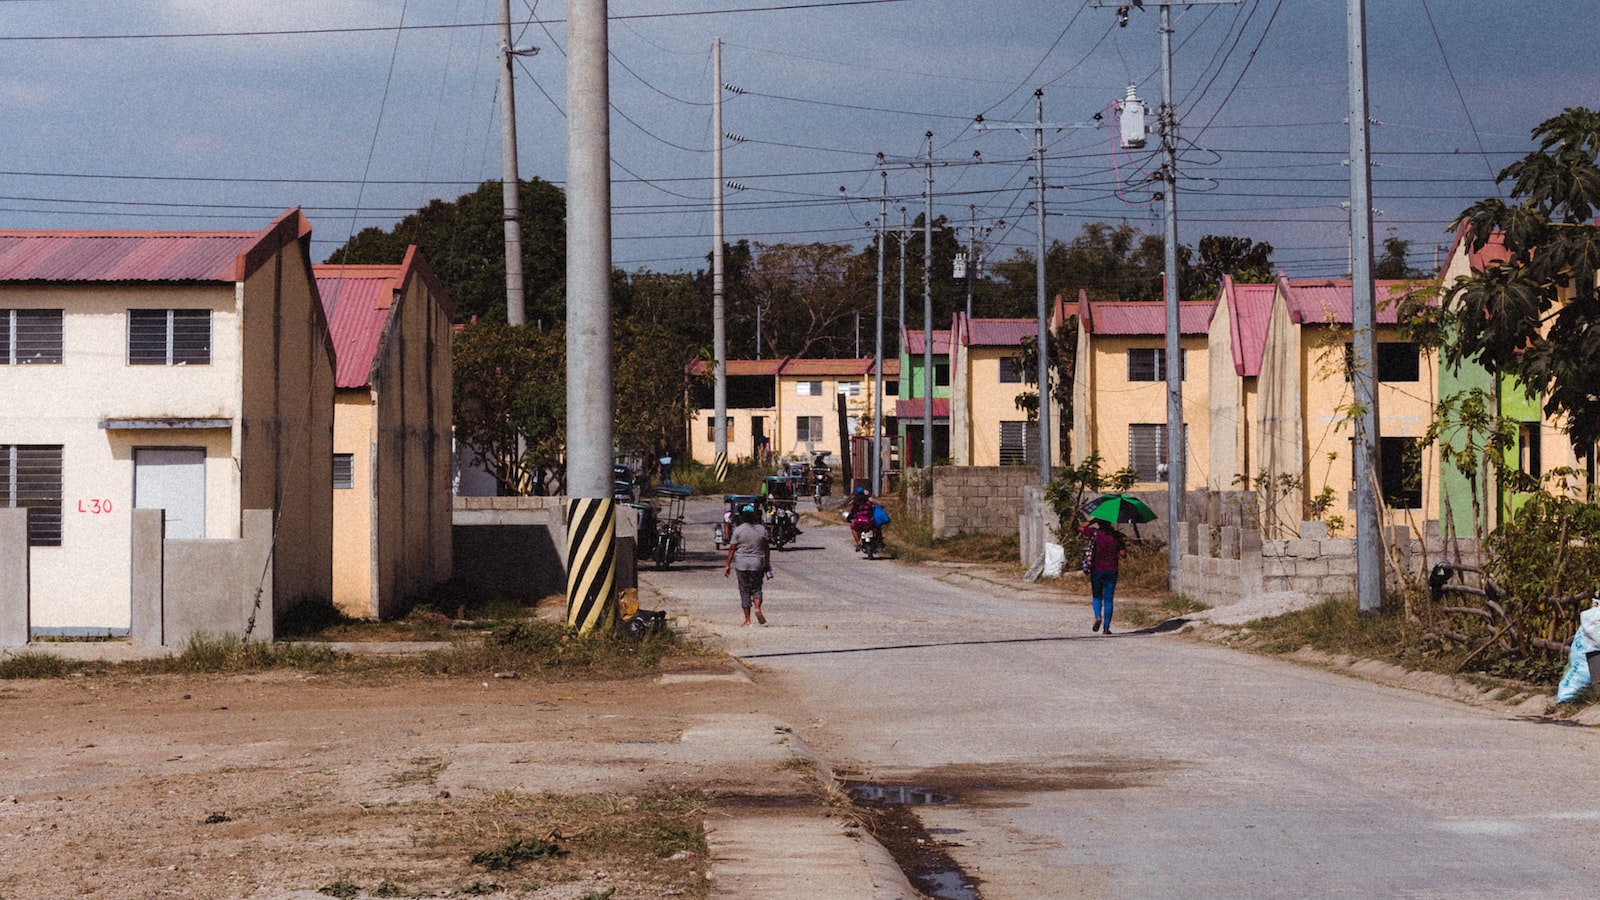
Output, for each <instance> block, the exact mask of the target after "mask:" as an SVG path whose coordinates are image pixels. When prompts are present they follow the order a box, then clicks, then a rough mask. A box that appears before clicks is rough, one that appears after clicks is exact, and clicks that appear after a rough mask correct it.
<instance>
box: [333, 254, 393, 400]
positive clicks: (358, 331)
mask: <svg viewBox="0 0 1600 900" xmlns="http://www.w3.org/2000/svg"><path fill="white" fill-rule="evenodd" d="M312 271H313V273H315V275H316V277H317V291H318V292H319V293H320V294H321V295H322V311H323V312H324V313H325V314H326V315H327V317H328V333H329V334H330V335H332V337H333V350H334V357H335V362H334V386H335V387H341V388H361V387H370V386H371V384H372V364H373V362H374V360H376V359H377V356H378V345H379V344H380V343H382V341H383V330H384V327H385V326H386V325H387V324H388V322H389V310H390V309H391V308H392V307H393V305H394V292H395V290H396V289H397V288H398V287H399V284H398V283H397V281H396V278H397V277H398V276H399V274H400V267H399V266H313V267H312Z"/></svg>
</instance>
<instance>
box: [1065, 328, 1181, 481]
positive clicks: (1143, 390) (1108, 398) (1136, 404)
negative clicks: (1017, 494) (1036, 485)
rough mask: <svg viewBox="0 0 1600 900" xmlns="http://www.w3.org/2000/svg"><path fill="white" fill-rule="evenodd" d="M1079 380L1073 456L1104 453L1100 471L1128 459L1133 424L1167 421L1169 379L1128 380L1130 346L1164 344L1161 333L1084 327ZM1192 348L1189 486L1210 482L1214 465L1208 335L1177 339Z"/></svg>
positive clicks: (1112, 469)
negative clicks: (1105, 332)
mask: <svg viewBox="0 0 1600 900" xmlns="http://www.w3.org/2000/svg"><path fill="white" fill-rule="evenodd" d="M1079 346H1080V355H1079V357H1078V370H1077V376H1078V381H1077V384H1075V385H1074V394H1075V396H1076V400H1075V403H1074V423H1075V426H1074V432H1075V433H1074V436H1073V443H1072V447H1073V450H1072V452H1073V457H1074V461H1075V462H1081V461H1082V460H1083V459H1085V458H1087V457H1088V456H1089V454H1091V453H1099V454H1100V460H1101V462H1100V471H1101V473H1102V474H1106V475H1109V474H1111V473H1113V472H1115V471H1117V470H1118V469H1121V468H1123V467H1124V466H1126V465H1128V463H1129V457H1128V426H1129V425H1136V424H1138V425H1162V424H1166V421H1167V383H1166V381H1165V380H1162V381H1129V380H1128V351H1129V350H1130V349H1135V348H1138V349H1145V348H1155V349H1159V348H1164V347H1165V346H1166V339H1165V338H1164V337H1162V336H1161V335H1148V336H1146V335H1140V336H1137V337H1125V336H1121V335H1088V336H1084V335H1082V334H1081V333H1080V338H1079ZM1178 346H1179V347H1181V348H1182V349H1183V350H1185V351H1187V354H1186V355H1187V363H1186V369H1185V376H1184V379H1183V385H1182V390H1183V421H1184V424H1185V425H1187V426H1188V434H1189V437H1188V451H1189V453H1188V458H1187V460H1186V466H1185V476H1186V477H1185V481H1186V482H1187V488H1186V489H1193V488H1195V487H1199V486H1201V485H1203V484H1204V483H1205V480H1206V478H1207V472H1208V471H1209V469H1208V466H1209V461H1210V453H1209V438H1210V435H1209V433H1208V430H1207V428H1206V416H1207V404H1208V402H1209V401H1208V397H1209V395H1210V385H1209V384H1208V378H1209V375H1208V369H1207V367H1208V362H1207V360H1208V356H1207V352H1206V337H1205V336H1204V335H1186V336H1185V337H1184V338H1183V339H1182V340H1181V341H1180V342H1179V344H1178ZM1162 484H1164V482H1157V481H1142V482H1139V483H1137V484H1136V485H1135V487H1134V489H1135V490H1153V489H1156V488H1159V487H1160V486H1161V485H1162Z"/></svg>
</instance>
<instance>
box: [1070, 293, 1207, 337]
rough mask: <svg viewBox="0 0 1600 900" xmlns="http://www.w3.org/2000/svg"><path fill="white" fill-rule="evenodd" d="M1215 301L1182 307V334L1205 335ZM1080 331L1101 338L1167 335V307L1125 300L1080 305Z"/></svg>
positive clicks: (1187, 303) (1179, 320) (1087, 302)
mask: <svg viewBox="0 0 1600 900" xmlns="http://www.w3.org/2000/svg"><path fill="white" fill-rule="evenodd" d="M1215 305H1216V301H1215V300H1185V301H1183V302H1181V303H1179V304H1178V332H1179V333H1180V334H1205V333H1206V331H1207V330H1208V328H1209V325H1210V322H1211V309H1212V307H1213V306H1215ZM1079 318H1080V322H1081V323H1082V324H1080V326H1079V327H1080V328H1086V329H1087V330H1088V332H1089V333H1090V334H1100V335H1113V334H1114V335H1129V336H1133V335H1152V334H1166V333H1167V305H1166V304H1165V303H1161V302H1159V301H1156V302H1143V303H1141V302H1134V301H1121V300H1115V301H1113V300H1106V301H1093V300H1089V301H1086V302H1084V303H1082V304H1080V311H1079Z"/></svg>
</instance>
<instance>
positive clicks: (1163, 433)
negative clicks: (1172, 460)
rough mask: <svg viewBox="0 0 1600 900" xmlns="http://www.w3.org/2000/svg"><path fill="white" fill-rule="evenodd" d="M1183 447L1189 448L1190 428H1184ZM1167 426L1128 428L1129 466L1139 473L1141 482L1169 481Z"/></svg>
mask: <svg viewBox="0 0 1600 900" xmlns="http://www.w3.org/2000/svg"><path fill="white" fill-rule="evenodd" d="M1183 447H1184V452H1185V454H1187V452H1188V448H1189V426H1188V425H1184V426H1183ZM1167 462H1168V460H1167V426H1166V425H1129V426H1128V465H1129V466H1132V467H1133V468H1134V469H1135V470H1137V471H1138V473H1139V480H1140V481H1166V480H1167Z"/></svg>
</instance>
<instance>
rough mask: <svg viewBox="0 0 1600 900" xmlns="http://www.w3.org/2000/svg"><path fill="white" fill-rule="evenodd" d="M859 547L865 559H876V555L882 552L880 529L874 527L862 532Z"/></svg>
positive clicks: (881, 532)
mask: <svg viewBox="0 0 1600 900" xmlns="http://www.w3.org/2000/svg"><path fill="white" fill-rule="evenodd" d="M860 547H861V552H862V553H863V554H865V555H866V557H867V559H877V558H878V554H879V553H882V552H883V531H882V529H880V528H878V526H876V525H874V526H872V527H871V528H867V529H865V530H863V531H862V532H861V543H860Z"/></svg>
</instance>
